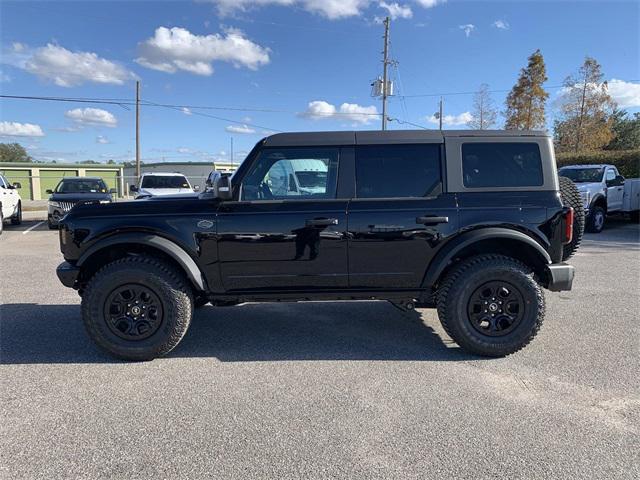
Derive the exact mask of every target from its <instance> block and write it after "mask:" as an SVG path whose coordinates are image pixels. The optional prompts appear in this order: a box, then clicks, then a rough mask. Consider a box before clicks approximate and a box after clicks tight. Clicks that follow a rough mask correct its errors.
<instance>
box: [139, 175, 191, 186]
mask: <svg viewBox="0 0 640 480" xmlns="http://www.w3.org/2000/svg"><path fill="white" fill-rule="evenodd" d="M142 188H191V187H190V186H189V182H188V181H187V179H186V177H183V176H182V175H175V176H169V175H166V176H162V175H157V176H156V175H149V176H146V177H144V178H143V179H142Z"/></svg>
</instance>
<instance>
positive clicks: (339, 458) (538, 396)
mask: <svg viewBox="0 0 640 480" xmlns="http://www.w3.org/2000/svg"><path fill="white" fill-rule="evenodd" d="M0 257H1V262H0V263H1V265H2V272H3V273H2V274H1V276H0V282H1V284H0V287H1V288H0V304H1V306H0V371H1V372H2V374H1V375H0V381H1V385H0V392H1V396H2V419H1V427H0V428H1V431H2V435H1V436H0V477H2V478H7V479H9V478H11V479H16V478H29V479H30V478H47V479H52V478H107V477H109V478H205V477H207V478H238V479H246V478H402V479H405V478H469V479H479V478H510V479H512V478H527V479H533V478H540V479H542V478H572V479H573V478H602V479H605V478H606V479H613V478H640V454H639V452H640V389H639V381H638V379H639V378H640V355H639V354H640V326H639V323H640V313H639V312H640V290H639V289H640V228H639V227H638V225H633V224H629V223H627V222H621V221H616V222H612V223H611V225H610V227H609V228H607V229H606V230H605V231H604V232H603V233H602V234H600V235H587V239H586V240H585V242H584V244H583V246H582V248H581V249H580V251H579V253H578V255H577V256H576V257H575V258H574V259H573V261H572V263H573V264H574V265H575V266H576V268H577V278H576V281H575V284H574V290H573V291H571V292H564V293H550V292H547V317H546V321H545V324H544V326H543V328H542V330H541V332H540V334H539V335H538V337H537V338H536V339H535V340H534V342H533V343H532V344H531V345H530V346H529V347H527V348H526V349H525V350H523V351H521V352H519V353H517V354H515V355H512V356H510V357H507V358H504V359H482V358H478V357H473V356H470V355H467V354H465V353H464V352H462V351H461V350H460V349H459V348H458V347H457V346H456V345H455V344H453V343H452V342H451V340H450V339H449V338H448V337H447V336H446V334H445V333H444V331H443V330H442V328H441V327H440V324H439V322H438V321H437V317H436V315H435V313H434V312H433V311H430V310H420V311H418V312H416V313H413V314H406V313H402V312H400V311H398V310H396V309H395V308H393V307H392V306H391V305H389V304H386V303H381V302H355V303H308V304H274V305H266V304H247V305H241V306H237V307H228V308H214V307H205V308H204V309H202V310H200V311H198V313H197V314H196V317H195V319H194V322H193V324H192V327H191V329H190V331H189V332H188V334H187V336H186V338H185V339H184V341H183V342H182V344H181V345H180V346H179V347H178V348H177V349H176V350H175V351H174V352H172V354H170V355H169V356H168V357H166V358H163V359H160V360H155V361H153V362H148V363H123V362H119V361H114V360H112V359H111V358H109V357H107V356H105V355H103V354H102V353H100V352H99V351H98V350H97V349H96V348H95V347H94V345H93V344H92V343H91V342H90V341H89V339H88V338H87V337H86V335H85V333H84V331H83V326H82V323H81V319H80V308H79V301H80V299H79V297H78V296H77V294H76V293H75V292H73V291H71V290H69V289H66V288H64V287H63V286H62V285H60V284H59V283H58V281H57V278H56V277H55V273H54V269H55V267H56V266H57V264H58V263H59V262H60V261H61V255H60V253H59V250H58V244H57V233H56V232H52V231H49V230H48V229H47V228H46V224H37V223H35V222H25V223H24V224H23V225H21V226H20V227H14V226H9V225H7V226H6V229H5V232H4V234H3V235H2V237H0Z"/></svg>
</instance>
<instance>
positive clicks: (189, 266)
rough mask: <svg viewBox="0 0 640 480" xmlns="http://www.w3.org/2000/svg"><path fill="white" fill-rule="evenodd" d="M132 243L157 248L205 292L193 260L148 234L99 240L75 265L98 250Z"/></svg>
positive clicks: (162, 240)
mask: <svg viewBox="0 0 640 480" xmlns="http://www.w3.org/2000/svg"><path fill="white" fill-rule="evenodd" d="M132 243H133V244H138V245H146V246H149V247H153V248H157V249H158V250H160V251H162V252H163V253H166V254H167V255H169V256H170V257H171V258H172V259H173V260H175V261H176V262H177V263H178V265H180V267H182V270H184V272H185V274H186V275H187V277H189V280H191V282H192V283H193V285H194V286H195V287H196V288H197V289H198V290H200V291H205V290H206V287H205V281H204V278H203V275H202V271H201V270H200V268H199V267H198V265H197V264H196V262H195V261H194V260H193V258H191V256H190V255H189V254H188V253H187V252H186V251H185V250H184V248H182V247H181V246H180V245H178V244H176V243H175V242H173V241H171V240H169V239H167V238H164V237H161V236H159V235H153V234H148V233H126V234H122V235H116V236H112V237H107V238H105V239H103V240H99V241H98V242H96V243H95V244H93V245H92V246H91V247H90V248H88V249H87V251H86V252H84V253H83V254H82V255H81V256H80V258H79V259H78V261H77V262H76V265H77V266H78V267H82V264H83V263H85V262H86V261H87V260H88V259H89V258H91V256H92V255H93V254H95V253H96V252H98V251H100V250H103V249H104V248H107V247H112V246H114V245H123V244H132Z"/></svg>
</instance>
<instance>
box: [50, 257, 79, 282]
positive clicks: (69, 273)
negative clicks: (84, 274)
mask: <svg viewBox="0 0 640 480" xmlns="http://www.w3.org/2000/svg"><path fill="white" fill-rule="evenodd" d="M79 274H80V269H79V268H78V267H76V266H75V265H71V264H70V263H69V262H62V263H61V264H60V265H58V268H56V275H58V279H60V282H62V284H63V285H64V286H65V287H69V288H75V286H76V280H77V279H78V275H79Z"/></svg>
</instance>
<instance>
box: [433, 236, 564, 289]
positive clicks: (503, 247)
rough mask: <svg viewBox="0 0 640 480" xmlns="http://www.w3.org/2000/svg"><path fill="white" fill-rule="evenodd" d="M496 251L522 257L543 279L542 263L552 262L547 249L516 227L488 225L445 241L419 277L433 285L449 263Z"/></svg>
mask: <svg viewBox="0 0 640 480" xmlns="http://www.w3.org/2000/svg"><path fill="white" fill-rule="evenodd" d="M486 253H498V254H502V255H506V256H509V257H512V258H515V259H517V260H520V261H522V262H523V263H525V264H526V265H528V266H530V267H531V268H532V269H533V271H534V272H535V273H536V275H537V276H538V277H539V278H541V279H542V280H545V276H546V271H545V267H546V266H547V265H549V264H551V263H552V261H551V257H550V256H549V253H548V252H547V251H546V250H545V249H544V248H543V247H542V245H540V244H539V243H538V242H537V241H536V240H534V239H533V238H531V237H530V236H529V235H527V234H525V233H522V232H520V231H517V230H512V229H509V228H503V227H491V228H481V229H477V230H472V231H469V232H466V233H463V234H461V235H460V236H458V237H457V238H455V239H453V240H451V241H450V242H449V243H448V244H447V245H445V246H444V247H443V248H442V249H441V250H440V251H439V252H438V253H437V254H436V256H435V258H434V259H433V260H432V261H431V263H430V265H429V268H428V269H427V272H426V274H425V276H424V279H423V286H424V287H427V288H429V287H433V286H435V285H437V284H438V282H439V280H440V279H441V278H442V277H443V275H444V274H446V272H447V271H448V270H449V269H450V268H451V266H452V265H454V264H456V263H457V262H458V261H460V260H463V259H465V258H469V257H471V256H474V255H480V254H486Z"/></svg>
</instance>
